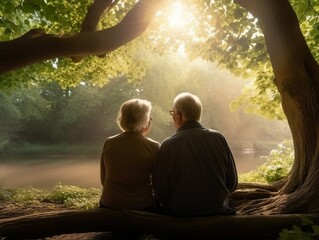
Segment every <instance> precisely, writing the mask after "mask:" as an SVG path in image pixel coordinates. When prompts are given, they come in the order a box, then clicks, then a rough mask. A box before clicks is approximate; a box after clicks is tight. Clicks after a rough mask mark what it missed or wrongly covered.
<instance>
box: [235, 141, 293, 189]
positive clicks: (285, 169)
mask: <svg viewBox="0 0 319 240" xmlns="http://www.w3.org/2000/svg"><path fill="white" fill-rule="evenodd" d="M261 158H263V159H265V163H264V164H263V165H262V166H260V167H259V168H258V169H256V170H253V171H250V172H248V173H244V174H240V175H239V181H240V182H260V183H272V182H276V181H279V180H281V179H283V178H284V177H286V176H287V175H288V174H289V171H290V169H291V167H292V164H293V160H294V150H293V143H292V141H291V140H290V141H284V142H282V143H280V144H279V145H278V147H277V148H276V149H273V150H271V152H270V154H269V155H268V156H262V157H261Z"/></svg>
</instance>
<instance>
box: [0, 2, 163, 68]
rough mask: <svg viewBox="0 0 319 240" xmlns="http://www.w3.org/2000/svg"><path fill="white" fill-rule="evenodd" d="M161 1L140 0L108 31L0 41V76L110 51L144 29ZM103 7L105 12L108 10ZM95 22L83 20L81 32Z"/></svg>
mask: <svg viewBox="0 0 319 240" xmlns="http://www.w3.org/2000/svg"><path fill="white" fill-rule="evenodd" d="M162 2H163V0H140V1H139V2H137V3H136V5H135V6H134V7H133V8H132V10H131V11H129V12H128V13H127V15H126V16H125V17H124V19H123V20H122V21H121V22H120V23H119V24H117V25H116V26H114V27H111V28H109V29H104V30H100V31H90V32H87V31H83V32H80V33H77V34H74V35H71V36H57V35H51V34H45V33H44V32H43V31H42V32H41V31H31V32H32V34H30V32H29V34H26V35H24V36H22V37H20V38H17V39H14V40H11V41H6V42H0V74H4V73H7V72H9V71H11V70H14V69H17V68H21V67H24V66H27V65H31V64H33V63H36V62H41V61H45V60H49V59H54V58H59V57H72V56H79V57H84V56H87V55H100V54H104V53H107V52H110V51H114V50H115V49H117V48H119V47H121V46H122V45H124V44H126V43H128V42H130V41H132V40H133V39H135V38H136V37H138V36H139V35H141V34H142V33H143V32H144V31H145V30H146V28H147V27H148V25H149V24H150V22H151V21H152V19H153V17H154V16H155V14H156V12H157V10H158V9H159V7H160V6H161V3H162ZM105 6H106V9H107V7H110V6H108V5H105ZM89 15H90V16H91V15H92V14H89ZM98 17H100V16H98ZM98 19H99V18H98ZM86 22H90V24H87V23H86ZM95 22H96V20H92V21H89V20H86V21H85V22H84V26H83V30H87V29H90V30H92V29H93V28H94V24H95ZM92 26H93V27H92ZM34 32H36V33H37V34H34Z"/></svg>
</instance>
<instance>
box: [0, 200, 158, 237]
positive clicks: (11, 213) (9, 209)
mask: <svg viewBox="0 0 319 240" xmlns="http://www.w3.org/2000/svg"><path fill="white" fill-rule="evenodd" d="M60 210H67V208H66V207H65V206H63V205H62V204H56V203H49V202H36V203H13V202H4V203H3V202H0V220H2V219H7V218H13V217H19V216H23V215H28V214H35V213H42V212H50V211H60ZM131 239H134V240H158V238H156V237H155V236H152V235H139V236H127V235H123V234H122V235H120V234H117V233H112V232H90V233H75V234H63V235H58V236H52V237H46V238H42V239H41V240H131ZM38 240H40V239H38Z"/></svg>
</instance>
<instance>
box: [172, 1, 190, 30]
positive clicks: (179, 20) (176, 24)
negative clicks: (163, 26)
mask: <svg viewBox="0 0 319 240" xmlns="http://www.w3.org/2000/svg"><path fill="white" fill-rule="evenodd" d="M171 9H172V10H171V12H170V13H169V16H168V22H169V26H170V27H171V28H182V27H183V26H184V25H185V23H186V19H185V18H186V16H185V10H186V9H185V7H184V6H183V5H182V4H181V3H179V2H177V3H175V4H174V5H173V6H172V8H171Z"/></svg>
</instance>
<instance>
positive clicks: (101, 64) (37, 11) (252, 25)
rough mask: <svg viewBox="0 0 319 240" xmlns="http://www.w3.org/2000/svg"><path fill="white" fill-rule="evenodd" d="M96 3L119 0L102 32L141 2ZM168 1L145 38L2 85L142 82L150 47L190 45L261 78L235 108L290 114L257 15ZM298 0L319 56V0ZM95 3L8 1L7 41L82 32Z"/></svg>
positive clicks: (37, 67)
mask: <svg viewBox="0 0 319 240" xmlns="http://www.w3.org/2000/svg"><path fill="white" fill-rule="evenodd" d="M95 2H97V3H98V2H105V3H106V2H109V3H112V5H110V6H109V9H108V11H105V15H104V16H103V18H101V21H100V22H99V23H98V26H97V30H101V29H110V28H112V27H113V26H116V25H117V24H119V23H120V22H121V21H122V20H123V18H124V17H125V16H126V15H127V13H128V12H130V10H132V8H133V7H134V6H135V3H136V1H133V0H128V1H95ZM141 2H143V1H141ZM144 2H145V3H147V2H151V1H144ZM162 2H163V4H162V5H161V6H160V7H159V8H158V12H157V15H156V17H155V18H154V19H153V21H152V23H151V26H150V27H148V28H147V30H146V31H145V32H144V33H143V34H142V35H141V36H140V37H138V38H137V39H135V40H134V41H132V42H130V43H129V44H126V45H124V46H122V47H120V48H118V49H116V50H115V51H111V52H108V53H107V55H106V56H105V57H104V58H98V57H96V56H87V57H85V58H83V59H82V61H80V62H73V61H72V60H71V58H69V57H63V56H61V57H59V58H56V57H55V58H53V59H50V60H46V61H42V62H39V63H37V64H32V65H30V66H26V67H23V68H19V69H15V70H12V71H10V72H9V73H6V74H2V75H0V85H1V86H2V87H8V86H9V87H10V86H14V85H21V84H26V85H28V84H35V83H37V82H41V81H50V80H57V81H58V82H59V83H60V84H61V85H62V86H75V85H77V84H79V83H80V82H81V81H83V80H85V81H89V82H91V83H92V84H94V85H99V86H102V85H104V84H105V83H107V81H108V80H109V79H111V78H113V77H116V76H119V75H125V76H127V77H128V78H129V79H131V80H139V79H141V77H142V76H143V75H144V73H145V70H146V68H147V62H146V61H145V60H144V59H143V57H142V56H141V54H140V52H141V51H142V49H145V48H147V49H149V50H150V51H152V52H156V53H158V54H162V53H164V52H167V51H175V52H176V51H185V53H186V54H187V55H188V56H189V58H191V59H194V58H197V57H201V58H203V59H205V60H209V61H213V62H217V63H218V64H219V66H220V67H223V68H227V69H229V70H230V71H232V72H233V73H234V74H235V75H237V76H242V77H244V78H250V79H252V80H253V83H251V84H249V85H247V87H246V88H245V89H244V91H243V95H242V97H240V98H239V99H237V101H235V102H234V104H233V107H236V106H238V105H245V106H246V109H247V110H248V111H251V112H255V113H259V114H264V115H266V116H268V117H271V118H278V119H283V118H285V116H284V114H283V113H282V111H281V107H280V105H279V104H280V101H281V97H280V95H279V94H278V92H277V89H276V87H275V86H274V84H273V73H272V69H271V63H270V61H269V56H268V53H267V48H266V45H265V41H264V37H263V34H262V32H261V30H260V28H259V26H258V20H257V19H256V18H255V17H253V16H252V15H251V14H250V13H249V12H247V11H246V10H245V9H243V8H242V7H240V6H239V5H238V4H234V3H233V2H232V1H230V0H223V1H204V0H201V1H194V0H185V1H162ZM290 2H291V4H292V6H293V7H294V10H295V11H296V13H297V15H298V17H299V21H300V25H301V27H302V30H303V34H304V36H305V38H306V40H307V43H308V45H309V47H310V50H311V52H312V54H313V55H314V57H315V58H316V59H319V53H318V52H319V51H318V46H319V45H318V41H319V22H318V17H319V15H318V11H319V10H318V8H319V3H318V2H316V1H295V0H292V1H290ZM91 4H92V1H88V0H81V1H74V0H70V1H61V0H59V1H45V0H24V1H19V0H3V4H1V6H0V13H1V19H0V40H1V41H2V42H0V46H1V44H3V43H6V42H8V41H12V40H14V39H17V38H19V37H21V36H23V34H25V33H27V32H28V31H30V30H32V29H43V30H44V31H45V32H46V33H47V34H54V35H57V36H70V35H74V34H76V33H78V32H80V31H81V28H83V25H82V22H83V21H84V19H85V16H86V14H87V12H88V10H89V8H90V6H91ZM173 23H174V24H173ZM94 30H95V29H93V30H91V31H94ZM47 48H48V49H49V48H50V46H47ZM4 57H5V56H4ZM4 57H1V54H0V59H1V58H2V59H3V61H5V60H6V59H4ZM15 57H17V56H15Z"/></svg>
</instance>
